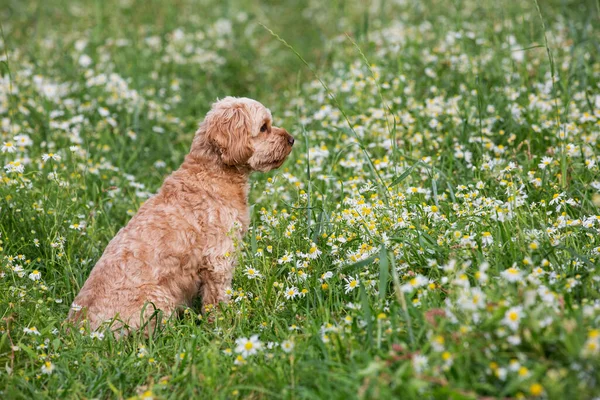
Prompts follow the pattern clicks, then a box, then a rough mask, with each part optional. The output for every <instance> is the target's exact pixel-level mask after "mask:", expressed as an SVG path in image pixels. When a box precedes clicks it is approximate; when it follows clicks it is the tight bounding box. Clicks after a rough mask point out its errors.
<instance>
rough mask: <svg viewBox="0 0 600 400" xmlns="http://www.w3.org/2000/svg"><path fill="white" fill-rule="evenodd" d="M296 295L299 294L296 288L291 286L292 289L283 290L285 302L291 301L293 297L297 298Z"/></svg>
mask: <svg viewBox="0 0 600 400" xmlns="http://www.w3.org/2000/svg"><path fill="white" fill-rule="evenodd" d="M298 294H299V292H298V288H296V286H292V287H288V288H287V289H285V293H284V296H285V298H286V300H290V299H293V298H294V297H296V296H298Z"/></svg>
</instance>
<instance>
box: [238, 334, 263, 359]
mask: <svg viewBox="0 0 600 400" xmlns="http://www.w3.org/2000/svg"><path fill="white" fill-rule="evenodd" d="M235 344H236V346H237V347H236V348H235V352H236V353H239V354H241V356H242V357H244V358H246V357H248V356H252V355H254V354H256V353H257V352H258V351H260V350H261V349H262V343H261V342H260V340H258V335H253V336H251V337H250V339H248V338H239V339H237V340H236V341H235Z"/></svg>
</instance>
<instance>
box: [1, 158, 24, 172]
mask: <svg viewBox="0 0 600 400" xmlns="http://www.w3.org/2000/svg"><path fill="white" fill-rule="evenodd" d="M4 169H5V170H6V172H17V173H19V174H20V173H22V172H23V171H25V166H24V165H23V164H22V163H21V162H20V161H18V160H17V161H11V162H9V163H8V164H6V165H5V166H4Z"/></svg>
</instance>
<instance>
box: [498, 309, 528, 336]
mask: <svg viewBox="0 0 600 400" xmlns="http://www.w3.org/2000/svg"><path fill="white" fill-rule="evenodd" d="M522 317H523V307H522V306H515V307H511V308H509V309H508V310H506V313H505V314H504V319H502V323H503V324H504V325H506V326H508V327H509V328H510V329H512V330H513V331H516V330H517V329H519V321H521V318H522Z"/></svg>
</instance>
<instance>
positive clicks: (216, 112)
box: [203, 103, 254, 165]
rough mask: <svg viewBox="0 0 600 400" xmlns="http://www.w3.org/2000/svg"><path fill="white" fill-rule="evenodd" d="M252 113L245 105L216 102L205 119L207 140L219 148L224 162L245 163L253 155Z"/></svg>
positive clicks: (229, 163)
mask: <svg viewBox="0 0 600 400" xmlns="http://www.w3.org/2000/svg"><path fill="white" fill-rule="evenodd" d="M251 126H252V124H251V121H250V115H249V114H248V112H247V110H246V109H245V107H244V106H243V105H237V104H232V105H229V104H228V105H225V106H220V105H219V103H217V104H215V106H214V107H213V109H212V110H210V111H209V113H208V114H207V115H206V118H205V120H204V127H203V128H204V134H205V135H206V140H208V142H209V143H210V144H211V145H212V146H213V147H214V148H215V149H216V150H217V152H218V153H219V154H220V156H221V160H222V161H223V163H225V164H227V165H243V164H246V162H247V161H248V159H249V158H250V157H251V156H252V153H253V152H254V148H253V147H252V144H251V143H250V134H251V132H250V130H251Z"/></svg>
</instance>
